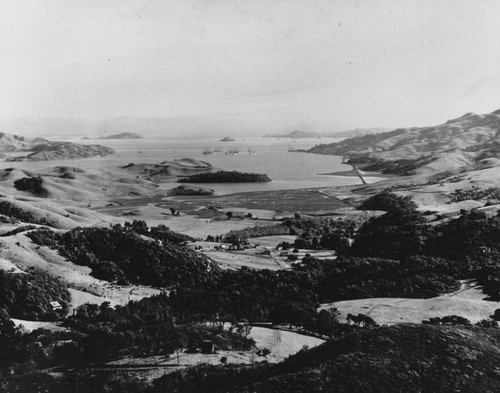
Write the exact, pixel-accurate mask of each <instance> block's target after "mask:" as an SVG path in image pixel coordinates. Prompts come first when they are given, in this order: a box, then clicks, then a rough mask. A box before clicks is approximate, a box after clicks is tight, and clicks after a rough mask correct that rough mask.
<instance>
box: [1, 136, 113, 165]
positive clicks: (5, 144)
mask: <svg viewBox="0 0 500 393" xmlns="http://www.w3.org/2000/svg"><path fill="white" fill-rule="evenodd" d="M0 152H6V153H8V152H11V153H13V152H27V153H28V154H26V155H25V156H15V157H8V158H7V161H48V160H65V159H76V158H88V157H96V156H105V155H109V154H113V153H114V150H113V149H111V148H109V147H105V146H101V145H81V144H78V143H73V142H64V141H49V140H47V139H43V138H27V137H23V136H19V135H12V134H4V133H0Z"/></svg>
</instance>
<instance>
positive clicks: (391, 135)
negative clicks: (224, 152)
mask: <svg viewBox="0 0 500 393" xmlns="http://www.w3.org/2000/svg"><path fill="white" fill-rule="evenodd" d="M308 152H310V153H318V154H333V155H342V156H344V157H345V158H346V160H347V162H348V163H351V164H358V165H360V168H361V169H364V170H368V171H370V170H375V171H377V170H378V171H382V172H384V173H393V174H398V175H412V174H425V173H427V174H428V173H439V172H443V171H446V170H456V169H458V168H467V169H479V168H487V167H493V166H497V165H499V164H500V110H499V111H495V112H493V113H490V114H484V115H478V114H474V113H466V114H465V115H463V116H461V117H459V118H456V119H452V120H449V121H447V122H446V123H443V124H440V125H437V126H431V127H420V128H400V129H396V130H393V131H389V132H383V133H377V134H368V135H364V136H360V137H356V138H350V139H346V140H343V141H341V142H338V143H332V144H322V145H317V146H314V147H313V148H311V149H310V150H308Z"/></svg>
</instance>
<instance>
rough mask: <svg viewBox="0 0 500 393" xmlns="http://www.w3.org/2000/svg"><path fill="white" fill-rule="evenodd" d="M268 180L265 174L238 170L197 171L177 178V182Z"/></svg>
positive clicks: (256, 181) (258, 181)
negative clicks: (194, 173) (197, 172)
mask: <svg viewBox="0 0 500 393" xmlns="http://www.w3.org/2000/svg"><path fill="white" fill-rule="evenodd" d="M270 181H271V179H270V178H269V177H268V176H267V175H265V174H261V173H244V172H238V171H217V172H207V173H199V174H196V175H192V176H187V177H183V178H180V179H179V180H178V182H179V183H263V182H270Z"/></svg>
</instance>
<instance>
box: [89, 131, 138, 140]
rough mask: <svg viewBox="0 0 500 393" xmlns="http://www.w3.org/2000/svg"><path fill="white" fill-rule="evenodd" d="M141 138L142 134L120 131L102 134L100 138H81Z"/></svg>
mask: <svg viewBox="0 0 500 393" xmlns="http://www.w3.org/2000/svg"><path fill="white" fill-rule="evenodd" d="M141 138H143V136H142V135H140V134H137V133H135V132H122V133H120V134H113V135H108V136H103V137H101V138H89V137H85V138H83V139H141Z"/></svg>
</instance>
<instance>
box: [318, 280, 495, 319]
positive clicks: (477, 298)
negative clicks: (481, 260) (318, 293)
mask: <svg viewBox="0 0 500 393" xmlns="http://www.w3.org/2000/svg"><path fill="white" fill-rule="evenodd" d="M485 297H486V295H484V294H483V293H482V291H481V289H480V288H478V287H477V286H472V287H470V288H469V287H467V288H465V289H462V290H460V291H457V292H455V293H452V294H446V295H442V296H439V297H435V298H430V299H409V298H369V299H357V300H345V301H340V302H334V303H331V304H324V305H322V306H321V307H320V309H326V308H330V307H335V308H337V309H338V310H339V311H340V313H341V317H342V318H343V319H345V318H346V316H347V314H354V315H356V314H359V313H361V314H366V315H369V316H370V317H372V318H373V319H374V320H375V321H376V322H377V323H379V324H389V325H390V324H395V323H402V322H409V323H420V322H422V320H425V319H429V318H432V317H444V316H447V315H459V316H461V317H464V318H467V319H468V320H470V321H471V322H472V323H476V322H478V321H480V320H482V319H489V316H490V315H492V314H493V313H494V311H495V310H496V309H497V308H500V302H492V301H488V300H483V299H484V298H485Z"/></svg>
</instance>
